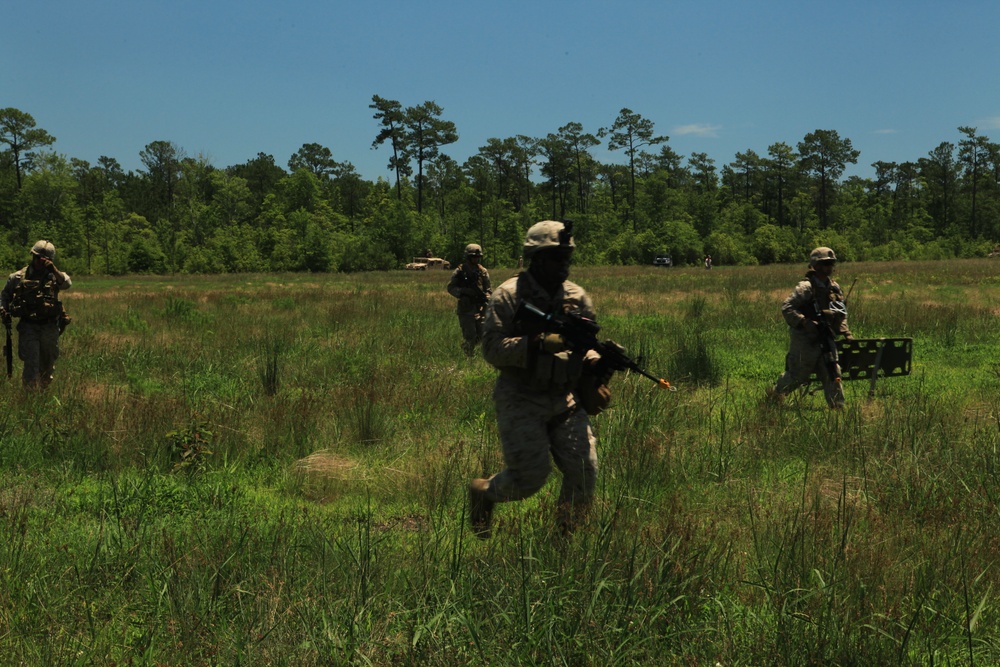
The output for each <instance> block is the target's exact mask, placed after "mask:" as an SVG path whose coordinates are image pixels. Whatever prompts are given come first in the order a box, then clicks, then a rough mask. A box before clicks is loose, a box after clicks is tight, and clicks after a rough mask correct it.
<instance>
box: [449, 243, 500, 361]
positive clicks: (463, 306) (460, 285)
mask: <svg viewBox="0 0 1000 667" xmlns="http://www.w3.org/2000/svg"><path fill="white" fill-rule="evenodd" d="M448 293H449V294H451V295H452V296H453V297H455V298H456V299H458V303H457V304H456V306H455V312H456V314H457V315H458V325H459V327H460V328H461V329H462V350H463V351H464V352H465V353H466V354H468V355H471V354H472V353H473V352H474V350H475V348H476V345H478V344H479V341H480V340H482V337H483V317H484V313H485V310H486V302H487V301H488V300H489V297H490V295H491V294H492V293H493V290H492V289H491V288H490V274H489V272H488V271H487V270H486V268H485V267H483V266H482V265H475V264H470V263H468V262H464V263H463V264H462V265H461V266H459V267H458V268H457V269H455V270H454V271H453V272H452V274H451V280H449V281H448Z"/></svg>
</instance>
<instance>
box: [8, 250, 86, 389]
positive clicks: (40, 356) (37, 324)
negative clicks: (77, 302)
mask: <svg viewBox="0 0 1000 667" xmlns="http://www.w3.org/2000/svg"><path fill="white" fill-rule="evenodd" d="M52 276H54V278H55V285H54V295H53V298H55V299H56V303H58V295H59V291H61V290H66V289H69V288H70V287H72V285H73V281H72V279H71V278H70V276H69V274H67V273H63V272H62V271H57V272H56V273H54V274H52ZM46 277H47V276H44V275H42V276H36V275H34V271H33V270H32V268H31V266H30V265H29V266H26V267H24V268H23V269H20V270H19V271H15V272H14V273H12V274H10V277H8V278H7V283H6V285H4V288H3V290H2V291H0V308H3V309H4V310H5V311H8V312H10V307H11V302H12V301H13V299H14V294H15V292H16V291H17V288H18V287H19V286H20V284H21V281H22V280H25V279H28V280H43V279H45V278H46ZM61 313H62V309H61V308H60V309H59V310H58V312H55V315H54V317H47V318H46V319H45V320H43V321H32V320H31V318H30V317H27V316H26V317H22V318H21V321H20V322H18V325H17V354H18V357H19V358H20V359H21V361H23V362H24V369H23V372H22V374H21V379H22V381H23V382H24V384H25V385H29V386H36V385H40V386H47V385H48V384H49V383H50V382H51V381H52V371H53V369H54V368H55V362H56V359H58V358H59V334H60V333H61V331H60V328H59V324H60V320H59V316H60V315H61Z"/></svg>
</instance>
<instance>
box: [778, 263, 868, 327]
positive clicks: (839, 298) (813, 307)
mask: <svg viewBox="0 0 1000 667" xmlns="http://www.w3.org/2000/svg"><path fill="white" fill-rule="evenodd" d="M814 284H815V285H817V286H818V287H821V288H825V289H819V290H818V293H817V292H816V290H814V289H813V285H814ZM831 304H833V306H834V307H833V308H831ZM820 311H822V313H823V317H820ZM781 315H782V316H783V317H784V318H785V322H786V323H787V324H788V326H790V327H791V328H792V333H793V335H795V334H802V335H806V334H805V333H804V332H803V329H802V325H803V324H804V323H805V321H806V320H807V319H808V320H812V321H813V322H817V323H818V322H826V323H827V325H829V327H830V329H831V331H832V332H833V334H834V335H835V336H836V335H844V336H848V335H850V333H851V331H850V329H848V328H847V306H846V304H845V301H844V292H843V290H841V289H840V285H838V284H837V282H836V281H835V280H830V281H829V282H828V283H827V282H826V281H824V280H823V278H822V277H820V276H819V275H818V274H817V273H816V272H815V271H811V270H810V271H808V272H807V273H806V279H805V280H803V281H801V282H799V284H798V285H796V286H795V289H794V290H792V293H791V294H790V295H788V298H787V299H785V302H784V303H783V304H782V305H781Z"/></svg>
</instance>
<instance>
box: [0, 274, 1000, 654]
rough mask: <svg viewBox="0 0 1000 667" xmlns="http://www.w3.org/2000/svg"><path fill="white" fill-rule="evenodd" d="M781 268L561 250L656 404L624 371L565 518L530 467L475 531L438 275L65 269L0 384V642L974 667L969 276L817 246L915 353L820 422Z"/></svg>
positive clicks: (982, 514) (976, 456) (977, 440)
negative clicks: (839, 259)
mask: <svg viewBox="0 0 1000 667" xmlns="http://www.w3.org/2000/svg"><path fill="white" fill-rule="evenodd" d="M492 273H493V279H494V282H497V283H499V282H500V281H501V280H502V279H503V278H505V277H507V276H508V275H510V272H509V271H503V270H494V271H493V272H492ZM800 273H801V269H800V268H798V267H760V268H747V269H732V268H729V267H717V268H716V269H714V270H713V271H711V272H707V271H704V270H694V269H690V270H689V269H670V270H662V269H660V270H653V269H652V267H649V268H646V267H632V268H593V269H581V270H578V271H575V272H574V276H573V278H574V280H576V281H578V282H579V283H580V284H582V285H584V286H585V287H586V288H587V289H588V291H589V292H590V293H591V295H592V296H593V298H594V301H595V304H596V307H597V310H598V316H599V321H600V322H601V323H602V325H603V327H604V328H603V331H602V335H604V336H605V337H607V338H612V339H614V340H617V341H618V342H620V343H622V344H623V345H625V346H626V347H627V348H628V349H629V350H630V352H632V353H634V354H637V355H640V356H642V358H643V363H644V364H645V365H646V366H647V367H648V368H649V369H650V370H651V371H653V372H654V373H656V374H663V375H666V376H667V378H668V379H669V380H670V381H671V383H672V384H675V385H676V386H677V387H678V391H676V392H663V391H661V390H659V389H657V388H656V387H655V386H654V385H653V383H651V382H649V381H648V380H646V379H645V378H642V377H639V376H637V375H634V374H627V375H626V374H620V375H618V376H616V377H615V378H614V380H613V381H612V389H613V392H614V399H613V405H612V408H611V409H609V410H608V411H607V412H605V413H604V414H602V415H600V416H598V417H596V418H595V419H594V420H593V424H594V428H595V431H596V432H597V435H598V438H599V441H600V444H599V452H600V457H601V469H600V474H599V488H598V495H597V502H596V503H595V506H594V508H593V511H592V512H591V515H590V516H589V518H588V520H587V521H586V523H585V525H583V526H582V527H581V528H580V529H579V530H578V531H577V532H576V533H574V534H573V535H572V536H570V537H568V538H565V537H563V536H561V535H559V534H558V532H557V531H555V530H554V524H555V521H554V513H555V507H554V500H555V487H554V484H556V483H557V480H553V482H552V484H551V485H549V486H547V487H546V488H545V489H543V490H542V491H541V492H540V493H539V494H537V495H536V496H534V497H533V498H531V499H528V500H526V501H524V502H521V503H514V504H507V505H503V506H500V507H499V508H498V509H497V513H496V524H497V525H496V526H495V529H494V531H493V534H494V536H493V538H492V539H491V540H489V541H480V540H477V539H475V538H474V537H473V536H472V535H471V534H470V532H469V530H468V529H467V511H468V508H467V507H466V496H465V484H466V482H467V480H468V478H470V477H473V476H478V475H482V474H486V473H491V472H496V471H497V470H499V469H500V467H501V466H502V461H501V458H500V453H499V450H500V447H499V441H498V436H497V431H496V424H495V416H494V414H493V406H492V401H491V398H490V393H491V390H492V385H493V382H494V378H495V373H494V371H493V370H492V369H491V368H490V367H489V366H488V365H487V364H485V363H484V362H483V360H482V359H480V358H473V359H467V358H466V357H465V355H464V354H463V353H462V351H461V349H460V343H461V335H460V332H459V329H458V325H457V322H456V321H455V317H454V314H453V307H454V302H453V300H452V299H451V298H450V297H448V296H447V294H446V293H445V292H444V282H445V281H446V276H444V275H443V274H437V275H435V274H431V273H407V272H397V273H388V274H377V275H374V274H361V275H351V276H339V275H338V276H316V275H308V276H304V275H268V276H213V277H211V278H205V279H200V278H192V277H185V278H183V279H166V278H131V277H130V278H125V279H115V280H112V279H103V280H94V281H90V282H88V281H83V282H81V283H80V284H78V285H76V286H74V290H73V291H72V292H68V293H67V295H66V300H67V304H68V307H69V309H70V311H71V312H72V314H73V315H74V317H75V320H74V325H73V327H71V328H70V329H69V330H68V331H67V333H66V335H65V336H64V338H63V340H62V347H63V351H64V356H63V357H62V358H61V359H60V360H59V362H58V367H57V369H56V382H55V383H54V385H53V387H52V388H51V389H50V390H49V391H48V392H46V393H39V394H26V393H25V392H24V391H23V390H22V389H21V387H20V386H19V385H18V383H16V382H7V383H2V384H0V400H2V401H3V402H4V405H5V406H6V410H4V411H0V664H4V665H6V664H12V665H17V664H32V665H34V664H53V665H69V664H81V665H82V664H133V665H156V664H178V665H179V664H183V665H216V664H283V665H316V664H329V665H338V664H377V665H425V664H426V665H471V664H477V665H478V664H532V665H534V664H553V665H647V664H663V665H692V664H698V665H702V664H707V665H714V664H716V663H719V664H722V665H725V666H727V667H729V666H732V665H762V664H766V665H831V664H840V665H931V664H933V665H939V664H952V665H966V664H976V665H987V664H997V663H1000V640H998V637H1000V620H998V619H1000V616H998V614H1000V607H998V605H997V603H996V591H997V590H998V586H1000V579H998V576H1000V575H998V568H997V558H998V553H1000V552H998V546H1000V531H998V529H997V525H998V518H1000V516H998V514H1000V510H998V508H1000V463H998V454H1000V398H998V397H1000V374H998V373H997V366H996V359H997V358H998V352H1000V342H998V340H997V337H996V330H997V329H996V317H997V313H998V312H1000V282H998V281H997V279H996V263H995V262H993V263H991V262H988V261H962V262H947V263H944V262H942V263H926V264H844V265H842V266H841V267H839V273H840V274H841V276H840V277H841V280H842V283H843V284H844V285H845V287H846V286H848V285H850V284H851V283H854V286H853V289H852V293H851V300H850V302H849V308H850V310H851V326H852V329H853V330H854V332H855V334H856V335H857V336H859V337H874V336H912V337H913V338H914V341H915V342H914V364H913V374H912V375H911V376H910V377H905V378H890V379H883V380H879V382H878V385H877V391H876V395H875V396H874V397H873V398H871V399H869V398H868V397H867V389H868V385H867V383H857V384H856V385H855V384H853V383H846V390H847V397H848V406H847V409H846V410H845V411H843V412H841V413H833V412H830V411H828V410H827V409H826V408H825V403H824V401H823V399H822V396H817V395H810V394H808V393H804V394H802V395H800V396H796V397H794V398H792V399H791V400H789V401H788V402H787V403H786V404H785V405H783V406H781V407H778V408H776V407H775V406H773V405H770V404H768V403H767V402H766V401H764V400H763V392H764V389H765V388H766V387H767V386H768V385H769V384H770V383H773V381H774V380H775V379H776V378H777V376H778V374H779V373H780V371H781V370H782V367H783V359H784V354H785V351H786V346H787V333H786V328H785V325H784V324H783V322H782V321H781V318H780V315H779V313H778V307H779V305H780V303H781V300H782V299H783V298H784V297H785V296H786V295H787V294H788V292H789V291H790V290H791V288H792V286H793V285H794V283H795V281H796V280H798V279H799V276H800ZM855 279H856V281H855Z"/></svg>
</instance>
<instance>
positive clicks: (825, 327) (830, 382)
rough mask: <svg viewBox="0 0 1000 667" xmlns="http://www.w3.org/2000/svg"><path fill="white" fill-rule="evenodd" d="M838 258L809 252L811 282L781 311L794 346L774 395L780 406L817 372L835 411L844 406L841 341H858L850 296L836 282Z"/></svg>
mask: <svg viewBox="0 0 1000 667" xmlns="http://www.w3.org/2000/svg"><path fill="white" fill-rule="evenodd" d="M836 263H837V256H836V255H835V254H834V252H833V250H831V249H830V248H816V249H815V250H813V251H812V252H811V253H809V270H808V271H807V272H806V279H805V280H803V281H801V282H799V284H798V285H796V286H795V289H794V290H793V291H792V293H791V294H790V295H789V297H788V298H787V299H785V302H784V304H782V306H781V314H782V316H783V317H784V318H785V322H786V323H787V324H788V327H789V337H790V339H791V340H790V343H789V346H788V355H787V356H786V357H785V372H784V374H783V375H782V376H781V377H780V378H779V379H778V382H777V384H776V385H775V386H774V387H773V388H771V389H770V390H768V396H769V397H770V398H771V399H772V400H773V401H776V402H779V401H781V400H782V399H783V398H784V396H785V395H786V394H788V393H789V392H791V391H792V390H793V389H795V388H796V387H799V386H801V385H803V384H806V383H808V382H809V376H810V375H811V374H812V373H813V372H815V373H816V375H817V377H818V378H819V380H820V382H822V383H823V394H824V395H825V396H826V402H827V405H829V406H830V407H831V408H832V409H834V410H840V409H842V408H843V407H844V388H843V386H842V385H841V381H840V365H839V363H838V362H839V360H838V358H837V345H836V340H835V339H836V336H838V335H840V336H844V337H845V338H847V339H848V340H850V339H852V338H854V336H853V335H852V334H851V331H850V329H848V328H847V306H846V305H845V303H844V292H843V290H841V289H840V285H838V284H837V282H836V281H834V280H833V278H832V276H833V269H834V266H835V265H836Z"/></svg>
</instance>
